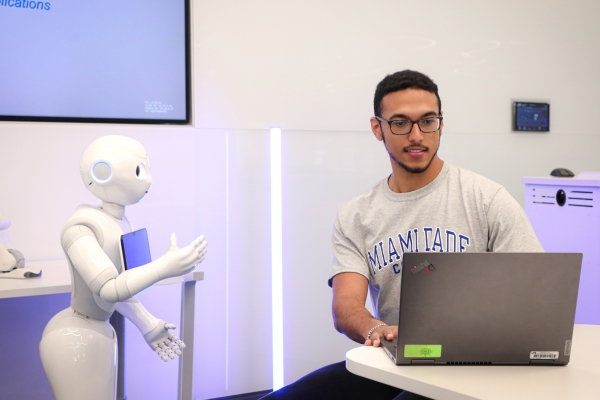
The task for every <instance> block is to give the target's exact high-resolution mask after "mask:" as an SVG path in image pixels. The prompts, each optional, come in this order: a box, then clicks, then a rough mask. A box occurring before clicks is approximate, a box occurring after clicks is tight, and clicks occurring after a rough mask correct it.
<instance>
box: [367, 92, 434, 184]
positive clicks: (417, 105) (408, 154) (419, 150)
mask: <svg viewBox="0 0 600 400" xmlns="http://www.w3.org/2000/svg"><path fill="white" fill-rule="evenodd" d="M381 104H382V111H381V118H383V119H386V120H388V121H393V120H400V119H402V120H411V121H416V120H420V119H423V118H425V117H436V116H440V115H439V112H438V108H439V107H438V102H437V98H436V96H435V94H433V93H431V92H428V91H426V90H421V89H404V90H400V91H398V92H393V93H388V94H387V95H385V96H384V97H383V100H382V102H381ZM443 126H444V124H443V121H442V123H441V125H440V129H439V130H437V131H435V132H431V133H423V132H421V130H420V129H419V127H418V125H417V124H414V125H413V127H412V130H411V131H410V133H409V134H407V135H394V134H392V132H391V131H390V126H389V124H387V123H385V122H380V121H379V120H378V119H376V118H375V117H372V118H371V129H372V131H373V134H375V137H376V138H377V139H378V140H381V141H383V142H384V144H385V148H386V149H387V151H388V153H389V155H390V158H391V159H392V160H393V161H392V162H395V163H397V164H398V165H399V166H400V167H401V168H402V169H404V170H405V171H407V172H409V173H414V174H418V173H421V172H424V171H426V170H427V168H429V165H430V164H431V162H432V161H433V160H434V159H435V158H436V157H437V150H438V148H439V145H440V136H441V135H442V128H443Z"/></svg>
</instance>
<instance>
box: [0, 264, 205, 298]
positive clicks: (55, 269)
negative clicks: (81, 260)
mask: <svg viewBox="0 0 600 400" xmlns="http://www.w3.org/2000/svg"><path fill="white" fill-rule="evenodd" d="M25 266H26V267H31V268H39V269H41V270H42V275H41V276H39V277H35V278H27V279H1V278H0V299H5V298H10V297H25V296H38V295H43V294H58V293H70V292H71V273H70V272H69V267H68V265H67V260H55V261H32V262H27V263H26V265H25ZM203 279H204V271H202V270H198V269H196V270H194V271H192V272H190V273H189V274H187V275H184V276H183V278H182V277H175V278H168V279H164V280H162V281H160V282H158V283H157V285H168V284H173V283H180V282H189V281H201V280H203Z"/></svg>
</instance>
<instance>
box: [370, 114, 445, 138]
mask: <svg viewBox="0 0 600 400" xmlns="http://www.w3.org/2000/svg"><path fill="white" fill-rule="evenodd" d="M375 118H377V119H378V120H379V122H387V123H388V125H389V126H390V132H392V135H398V136H404V135H410V133H411V132H412V130H413V126H415V124H417V126H418V127H419V130H420V131H421V133H433V132H435V131H439V130H440V127H441V126H442V120H443V119H444V117H442V116H441V115H440V116H436V117H425V118H421V119H417V120H414V121H413V120H410V119H393V120H390V121H388V120H387V119H384V118H381V117H378V116H375ZM424 119H437V120H438V121H439V122H438V127H437V129H434V130H432V131H428V132H423V129H421V125H419V122H421V121H423V120H424ZM397 121H405V122H410V124H411V125H410V129H409V130H408V132H406V133H395V132H394V131H393V129H392V122H397Z"/></svg>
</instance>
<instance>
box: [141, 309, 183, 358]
mask: <svg viewBox="0 0 600 400" xmlns="http://www.w3.org/2000/svg"><path fill="white" fill-rule="evenodd" d="M173 329H176V327H175V325H173V324H168V323H166V322H165V321H163V320H162V319H161V320H159V321H158V324H157V325H156V327H155V328H154V329H152V330H151V331H150V332H148V333H146V334H145V335H144V339H146V342H147V343H148V345H150V347H151V348H152V350H154V351H155V352H156V354H158V355H159V357H160V358H161V360H163V361H164V362H167V361H169V358H171V359H173V358H175V354H177V355H178V356H180V355H181V349H183V348H185V343H183V342H182V341H181V340H179V338H178V337H177V336H175V335H174V334H173Z"/></svg>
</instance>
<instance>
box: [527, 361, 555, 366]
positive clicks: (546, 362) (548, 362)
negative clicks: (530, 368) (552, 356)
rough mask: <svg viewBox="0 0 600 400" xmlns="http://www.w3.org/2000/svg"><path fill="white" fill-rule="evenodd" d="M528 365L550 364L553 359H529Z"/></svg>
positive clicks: (552, 362)
mask: <svg viewBox="0 0 600 400" xmlns="http://www.w3.org/2000/svg"><path fill="white" fill-rule="evenodd" d="M529 364H530V365H552V364H554V360H530V361H529Z"/></svg>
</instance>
